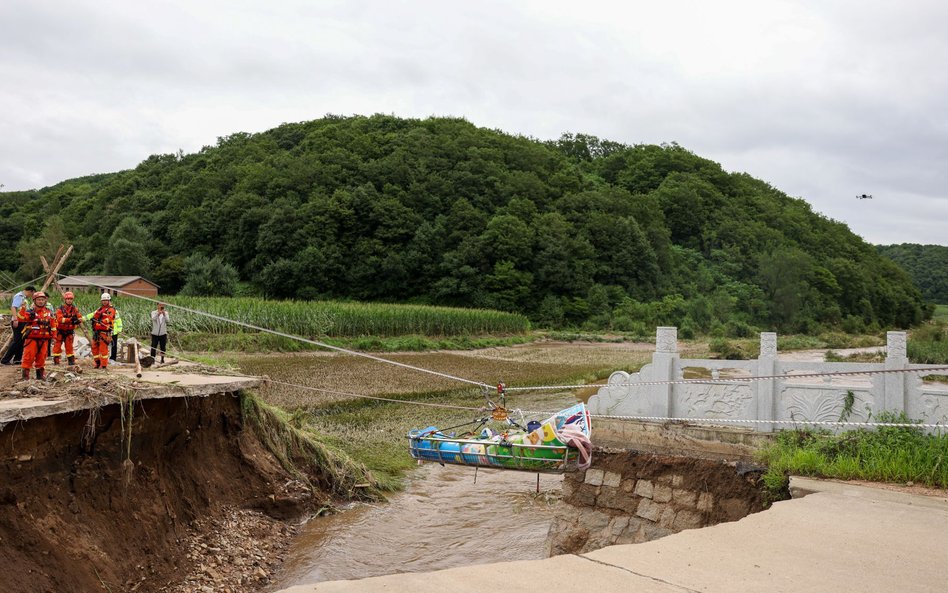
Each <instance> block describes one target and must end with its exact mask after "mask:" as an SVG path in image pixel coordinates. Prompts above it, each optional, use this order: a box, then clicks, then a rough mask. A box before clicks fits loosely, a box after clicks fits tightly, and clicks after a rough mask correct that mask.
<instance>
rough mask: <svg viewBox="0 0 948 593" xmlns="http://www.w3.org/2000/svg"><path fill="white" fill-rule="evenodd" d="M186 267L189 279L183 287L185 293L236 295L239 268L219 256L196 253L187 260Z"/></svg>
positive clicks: (182, 292)
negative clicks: (210, 256)
mask: <svg viewBox="0 0 948 593" xmlns="http://www.w3.org/2000/svg"><path fill="white" fill-rule="evenodd" d="M184 267H185V269H186V270H187V272H186V278H187V281H186V282H185V285H184V288H182V289H181V294H183V295H188V296H234V294H235V293H236V292H237V286H238V276H237V270H236V269H234V267H233V266H232V265H230V264H227V263H224V262H223V261H222V260H221V258H220V257H218V256H215V257H212V258H208V257H207V256H206V255H202V254H200V253H196V254H194V255H191V256H189V257H188V258H187V259H186V260H185V262H184Z"/></svg>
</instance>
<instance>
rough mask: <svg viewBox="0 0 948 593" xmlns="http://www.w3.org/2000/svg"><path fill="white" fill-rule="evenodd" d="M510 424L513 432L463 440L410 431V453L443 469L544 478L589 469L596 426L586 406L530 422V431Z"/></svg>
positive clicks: (483, 432) (492, 432)
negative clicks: (446, 466) (535, 474)
mask: <svg viewBox="0 0 948 593" xmlns="http://www.w3.org/2000/svg"><path fill="white" fill-rule="evenodd" d="M495 417H496V416H495ZM485 420H486V419H485ZM508 422H509V423H510V426H512V427H513V428H512V429H510V430H505V431H495V430H492V429H491V428H487V427H485V428H483V429H482V430H480V432H479V433H477V434H471V433H467V434H465V435H461V436H455V435H454V433H445V432H444V431H442V430H441V429H439V428H437V427H435V426H429V427H427V428H423V429H416V430H410V431H409V432H408V441H409V445H408V451H409V453H410V454H411V456H412V457H413V458H415V459H418V460H420V461H436V462H438V463H440V464H442V465H444V464H445V463H451V464H455V465H469V466H473V467H485V468H494V469H513V470H523V471H530V472H540V473H562V472H565V471H566V470H568V469H570V467H572V466H578V467H581V468H582V467H588V465H589V461H590V455H591V449H592V446H591V444H590V441H589V438H590V436H591V434H592V426H591V423H590V418H589V412H588V411H587V410H586V405H585V404H583V403H578V404H576V405H575V406H572V407H569V408H566V409H565V410H561V411H559V412H557V413H556V414H553V415H552V416H550V417H549V418H547V419H546V420H544V421H542V422H537V421H533V422H530V423H529V424H527V426H526V427H520V426H519V425H518V424H516V423H513V422H511V421H508Z"/></svg>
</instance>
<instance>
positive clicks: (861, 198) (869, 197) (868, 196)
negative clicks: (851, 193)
mask: <svg viewBox="0 0 948 593" xmlns="http://www.w3.org/2000/svg"><path fill="white" fill-rule="evenodd" d="M856 199H857V200H871V199H872V194H862V195H861V196H856Z"/></svg>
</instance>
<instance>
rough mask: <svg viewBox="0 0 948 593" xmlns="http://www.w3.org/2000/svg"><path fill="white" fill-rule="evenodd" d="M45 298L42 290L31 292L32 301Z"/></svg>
mask: <svg viewBox="0 0 948 593" xmlns="http://www.w3.org/2000/svg"><path fill="white" fill-rule="evenodd" d="M45 298H46V293H45V292H43V291H42V290H38V291H36V292H34V293H33V300H34V301H35V300H36V299H45Z"/></svg>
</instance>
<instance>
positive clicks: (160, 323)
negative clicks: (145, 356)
mask: <svg viewBox="0 0 948 593" xmlns="http://www.w3.org/2000/svg"><path fill="white" fill-rule="evenodd" d="M156 348H157V353H158V354H161V362H164V361H165V352H167V351H168V312H167V311H165V304H164V303H158V308H157V309H156V310H154V311H152V312H151V357H152V358H155V356H156ZM156 360H157V359H156Z"/></svg>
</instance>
